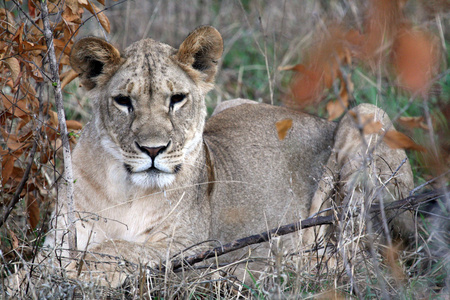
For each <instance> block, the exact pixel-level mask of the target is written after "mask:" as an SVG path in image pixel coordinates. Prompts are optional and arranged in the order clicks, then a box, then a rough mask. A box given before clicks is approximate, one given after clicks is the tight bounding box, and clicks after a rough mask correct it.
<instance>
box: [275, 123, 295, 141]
mask: <svg viewBox="0 0 450 300" xmlns="http://www.w3.org/2000/svg"><path fill="white" fill-rule="evenodd" d="M275 127H276V128H277V132H278V138H279V139H280V141H282V140H284V139H285V138H286V135H287V134H288V132H289V129H291V127H292V119H284V120H281V121H278V122H276V123H275Z"/></svg>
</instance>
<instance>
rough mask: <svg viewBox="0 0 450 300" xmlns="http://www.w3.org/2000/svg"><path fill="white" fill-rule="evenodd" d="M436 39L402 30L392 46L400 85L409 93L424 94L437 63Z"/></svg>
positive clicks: (419, 31) (424, 33)
mask: <svg viewBox="0 0 450 300" xmlns="http://www.w3.org/2000/svg"><path fill="white" fill-rule="evenodd" d="M438 52H439V51H438V44H437V41H436V38H434V37H433V36H432V35H430V34H429V33H428V32H425V31H423V30H414V29H411V28H408V27H404V28H402V30H399V33H398V34H397V36H396V38H395V41H394V45H393V56H392V59H393V64H394V67H395V70H396V71H397V74H398V77H399V79H400V81H401V83H402V84H403V85H404V86H405V88H406V89H408V90H410V91H411V92H420V93H426V92H427V91H428V89H429V88H430V82H431V79H432V78H433V76H434V75H435V74H436V71H437V69H438V63H439V53H438Z"/></svg>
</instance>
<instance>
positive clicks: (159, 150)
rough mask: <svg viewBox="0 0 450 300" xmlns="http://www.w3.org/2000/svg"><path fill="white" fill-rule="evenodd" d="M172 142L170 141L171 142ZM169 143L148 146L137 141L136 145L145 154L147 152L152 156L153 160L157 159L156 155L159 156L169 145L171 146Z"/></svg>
mask: <svg viewBox="0 0 450 300" xmlns="http://www.w3.org/2000/svg"><path fill="white" fill-rule="evenodd" d="M169 144H170V143H169ZM169 144H167V145H166V146H161V147H146V146H141V145H139V144H138V143H137V142H136V146H137V147H138V148H139V149H140V150H141V151H142V152H144V153H145V154H147V155H148V156H150V158H151V159H152V160H154V159H155V157H156V156H158V154H160V153H162V152H164V150H166V149H167V147H168V146H169Z"/></svg>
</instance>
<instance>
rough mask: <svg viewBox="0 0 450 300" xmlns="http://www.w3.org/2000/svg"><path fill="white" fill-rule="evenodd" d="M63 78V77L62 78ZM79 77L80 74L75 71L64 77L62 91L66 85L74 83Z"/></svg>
mask: <svg viewBox="0 0 450 300" xmlns="http://www.w3.org/2000/svg"><path fill="white" fill-rule="evenodd" d="M61 77H62V76H61ZM77 77H78V73H77V72H75V71H74V70H70V71H68V72H67V74H65V75H64V77H63V80H62V81H61V89H64V88H65V87H66V85H68V84H69V83H71V82H72V80H74V79H75V78H77Z"/></svg>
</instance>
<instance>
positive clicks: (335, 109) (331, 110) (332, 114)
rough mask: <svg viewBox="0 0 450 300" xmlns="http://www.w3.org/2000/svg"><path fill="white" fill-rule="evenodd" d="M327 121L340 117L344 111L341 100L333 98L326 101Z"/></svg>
mask: <svg viewBox="0 0 450 300" xmlns="http://www.w3.org/2000/svg"><path fill="white" fill-rule="evenodd" d="M327 112H328V121H332V120H334V119H336V118H338V117H340V116H341V115H342V114H343V113H344V112H345V106H344V105H343V103H341V101H339V100H334V101H330V102H328V103H327Z"/></svg>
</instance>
